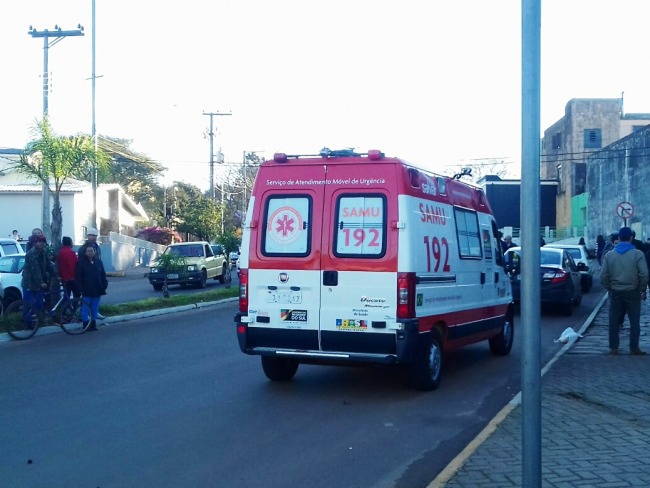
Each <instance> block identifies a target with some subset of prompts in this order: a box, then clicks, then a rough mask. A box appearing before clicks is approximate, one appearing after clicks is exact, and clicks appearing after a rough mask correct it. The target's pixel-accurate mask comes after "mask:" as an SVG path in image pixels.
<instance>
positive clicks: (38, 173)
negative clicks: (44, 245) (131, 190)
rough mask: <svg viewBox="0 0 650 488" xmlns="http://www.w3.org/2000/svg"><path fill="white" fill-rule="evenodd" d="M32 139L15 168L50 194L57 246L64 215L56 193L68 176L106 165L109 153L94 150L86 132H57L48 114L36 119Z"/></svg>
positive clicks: (54, 238) (52, 229)
mask: <svg viewBox="0 0 650 488" xmlns="http://www.w3.org/2000/svg"><path fill="white" fill-rule="evenodd" d="M32 134H33V135H34V140H32V141H31V142H29V143H28V144H27V146H26V147H25V151H24V152H23V154H22V155H21V156H20V160H19V161H16V162H15V163H14V169H15V170H16V171H17V172H18V173H20V174H22V175H24V176H27V177H31V178H34V179H37V180H39V181H40V182H42V183H43V184H44V185H45V186H47V187H48V188H49V190H50V192H51V193H52V195H53V200H54V202H53V205H52V223H51V225H50V231H51V236H52V244H53V245H54V247H55V250H58V248H59V247H60V245H61V244H60V243H61V229H62V224H63V215H62V212H61V204H60V199H59V195H60V193H61V188H62V187H63V184H64V183H65V181H66V180H67V179H69V178H82V177H83V175H84V174H87V173H88V169H89V168H92V167H93V166H94V165H96V166H97V168H100V169H101V168H106V167H107V166H108V165H109V158H108V156H107V155H106V154H105V153H104V152H103V151H101V150H95V146H94V144H93V140H92V138H91V137H89V136H87V135H76V136H69V137H64V136H58V135H56V134H55V133H54V131H53V130H52V127H51V126H50V124H49V122H48V120H47V118H44V119H43V120H42V121H37V122H36V125H35V126H34V128H33V129H32Z"/></svg>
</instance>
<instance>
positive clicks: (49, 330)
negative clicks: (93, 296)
mask: <svg viewBox="0 0 650 488" xmlns="http://www.w3.org/2000/svg"><path fill="white" fill-rule="evenodd" d="M237 300H239V298H238V297H231V298H224V299H222V300H215V301H213V302H197V303H190V304H188V305H180V306H178V307H169V308H158V309H156V310H147V311H146V312H137V313H131V314H127V315H116V316H114V317H106V318H105V319H104V320H102V321H100V322H99V323H98V324H97V325H98V326H99V327H105V326H106V325H110V324H117V323H120V322H128V321H130V320H137V319H146V318H149V317H156V316H158V315H166V314H170V313H176V312H185V311H187V310H193V309H199V308H208V307H214V306H216V305H220V304H222V303H228V302H235V301H237ZM58 332H63V329H61V327H58V326H52V327H44V328H42V329H38V331H37V332H36V335H35V336H34V337H38V336H42V335H48V334H55V333H58ZM0 342H18V341H15V340H14V339H12V338H11V336H10V335H9V334H7V333H6V332H4V333H1V334H0ZM20 342H27V341H20Z"/></svg>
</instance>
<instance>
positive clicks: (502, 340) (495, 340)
mask: <svg viewBox="0 0 650 488" xmlns="http://www.w3.org/2000/svg"><path fill="white" fill-rule="evenodd" d="M514 337H515V320H514V316H513V313H512V310H510V311H509V312H508V315H506V320H505V322H504V323H503V327H502V328H501V332H500V333H499V335H495V336H494V337H492V338H491V339H490V351H492V354H494V355H495V356H506V355H508V354H509V353H510V350H511V349H512V342H513V340H514Z"/></svg>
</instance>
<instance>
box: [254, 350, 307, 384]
mask: <svg viewBox="0 0 650 488" xmlns="http://www.w3.org/2000/svg"><path fill="white" fill-rule="evenodd" d="M299 365H300V363H299V362H298V361H296V360H295V359H291V358H278V357H274V356H262V369H263V370H264V374H265V375H266V377H267V378H268V379H270V380H271V381H289V380H290V379H292V378H293V377H294V376H295V374H296V371H298V366H299Z"/></svg>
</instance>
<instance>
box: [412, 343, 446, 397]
mask: <svg viewBox="0 0 650 488" xmlns="http://www.w3.org/2000/svg"><path fill="white" fill-rule="evenodd" d="M425 341H426V342H423V344H421V345H420V351H419V352H418V354H417V356H416V358H415V361H414V362H413V364H412V365H411V381H412V382H413V387H414V388H415V389H416V390H421V391H432V390H435V389H436V388H438V386H439V385H440V380H441V378H442V359H443V358H442V340H441V339H440V334H439V333H438V331H437V330H432V331H431V336H430V338H429V339H428V340H426V339H425Z"/></svg>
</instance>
